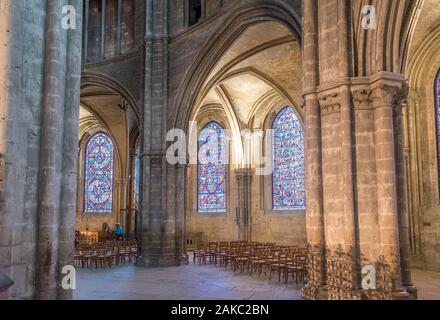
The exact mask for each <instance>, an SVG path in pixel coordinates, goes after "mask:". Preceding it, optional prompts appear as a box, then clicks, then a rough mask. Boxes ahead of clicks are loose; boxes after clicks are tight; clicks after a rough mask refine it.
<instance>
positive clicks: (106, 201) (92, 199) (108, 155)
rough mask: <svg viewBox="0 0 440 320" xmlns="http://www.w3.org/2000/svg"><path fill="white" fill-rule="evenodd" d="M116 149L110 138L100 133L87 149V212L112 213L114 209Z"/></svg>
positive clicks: (88, 144)
mask: <svg viewBox="0 0 440 320" xmlns="http://www.w3.org/2000/svg"><path fill="white" fill-rule="evenodd" d="M113 162H114V147H113V142H112V140H111V139H110V137H109V136H108V135H107V134H106V133H104V132H100V133H97V134H95V135H94V136H92V137H91V138H90V140H89V142H88V143H87V147H86V166H85V188H84V190H85V197H84V200H85V211H86V212H93V213H110V212H112V209H113V170H114V168H113V166H114V163H113Z"/></svg>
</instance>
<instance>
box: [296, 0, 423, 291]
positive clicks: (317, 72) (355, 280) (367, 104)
mask: <svg viewBox="0 0 440 320" xmlns="http://www.w3.org/2000/svg"><path fill="white" fill-rule="evenodd" d="M318 18H319V21H318ZM352 23H353V20H352V16H351V7H350V2H349V1H346V0H343V1H339V0H338V1H337V0H328V1H319V0H318V1H315V0H311V1H304V2H303V24H302V28H303V29H302V30H303V71H304V78H303V97H304V108H305V132H306V160H305V161H306V188H307V189H306V191H307V204H306V205H307V208H306V214H307V216H306V223H307V239H308V244H309V247H310V253H309V265H308V269H309V275H310V279H309V283H308V284H307V285H306V287H305V289H304V291H303V296H304V297H305V298H307V299H325V298H329V299H364V298H368V299H370V298H371V299H374V298H393V299H402V298H409V297H410V295H409V294H408V292H410V291H411V290H413V291H412V292H411V293H413V292H414V291H415V290H414V289H413V288H411V287H412V283H411V278H410V273H409V257H410V250H409V241H408V235H407V233H408V223H407V220H408V217H407V215H408V214H407V212H408V210H407V197H406V192H405V186H406V182H405V169H404V160H405V159H404V156H403V143H402V142H401V140H402V134H401V130H400V127H401V117H400V116H399V114H398V113H395V111H396V110H398V107H396V103H397V104H399V103H398V102H397V100H398V97H399V95H398V93H401V92H402V90H403V89H404V83H405V79H404V78H403V76H402V75H399V74H396V73H392V72H386V71H379V69H375V70H377V71H376V73H374V74H368V75H365V74H362V75H359V74H358V73H359V70H358V68H357V66H356V65H353V57H356V53H355V52H352V53H350V50H352V49H354V50H355V48H351V46H350V45H349V44H350V41H351V38H350V30H351V29H352V27H353V26H352V25H351V24H352ZM356 45H357V44H356V43H354V44H353V46H356ZM368 67H369V66H367V68H368ZM368 71H370V70H368ZM400 102H401V101H400ZM400 184H401V186H402V187H400ZM365 266H368V267H372V266H373V267H376V268H377V272H378V273H377V275H378V279H377V280H378V282H380V284H379V285H380V288H378V290H366V289H365V288H362V275H361V270H362V269H363V267H365ZM379 278H380V279H379ZM382 279H383V281H382ZM379 280H380V281H379ZM410 288H411V290H410ZM364 289H365V290H364Z"/></svg>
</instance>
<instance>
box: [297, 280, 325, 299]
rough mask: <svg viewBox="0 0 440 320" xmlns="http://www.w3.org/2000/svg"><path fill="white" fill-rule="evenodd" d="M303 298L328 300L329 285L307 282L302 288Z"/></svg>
mask: <svg viewBox="0 0 440 320" xmlns="http://www.w3.org/2000/svg"><path fill="white" fill-rule="evenodd" d="M302 298H303V299H304V300H328V290H327V287H325V286H313V285H310V284H306V285H305V286H304V288H303V289H302Z"/></svg>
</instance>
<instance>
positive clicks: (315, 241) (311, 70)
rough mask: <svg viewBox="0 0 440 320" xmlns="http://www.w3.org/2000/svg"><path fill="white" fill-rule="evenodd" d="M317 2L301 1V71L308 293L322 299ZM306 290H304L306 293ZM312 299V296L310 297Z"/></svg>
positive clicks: (323, 278) (323, 296)
mask: <svg viewBox="0 0 440 320" xmlns="http://www.w3.org/2000/svg"><path fill="white" fill-rule="evenodd" d="M317 5H318V4H317V1H316V0H309V1H304V2H303V37H304V38H303V70H304V83H303V87H304V88H303V95H304V108H305V117H306V120H305V139H306V140H305V144H306V147H305V153H306V154H305V158H306V167H305V175H306V194H307V197H306V225H307V242H308V244H309V246H311V247H312V248H313V252H314V255H315V257H316V263H315V264H314V265H313V266H312V265H309V270H311V269H313V270H314V272H313V277H311V281H310V282H309V283H308V285H307V286H308V288H306V289H310V290H309V291H310V293H312V295H315V293H317V294H316V296H317V297H318V298H325V293H324V291H325V290H323V288H324V287H325V282H326V278H325V237H324V210H323V193H322V146H321V113H320V107H319V103H318V97H317V86H318V84H319V70H318V65H319V59H318V7H317ZM306 291H307V290H306ZM309 296H311V295H309Z"/></svg>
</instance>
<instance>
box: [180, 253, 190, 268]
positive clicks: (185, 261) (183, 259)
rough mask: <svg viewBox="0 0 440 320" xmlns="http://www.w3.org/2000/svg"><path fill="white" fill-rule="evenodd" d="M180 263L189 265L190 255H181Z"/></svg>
mask: <svg viewBox="0 0 440 320" xmlns="http://www.w3.org/2000/svg"><path fill="white" fill-rule="evenodd" d="M180 263H181V264H186V265H188V264H189V256H188V254H185V253H184V254H182V256H181V257H180Z"/></svg>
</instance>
